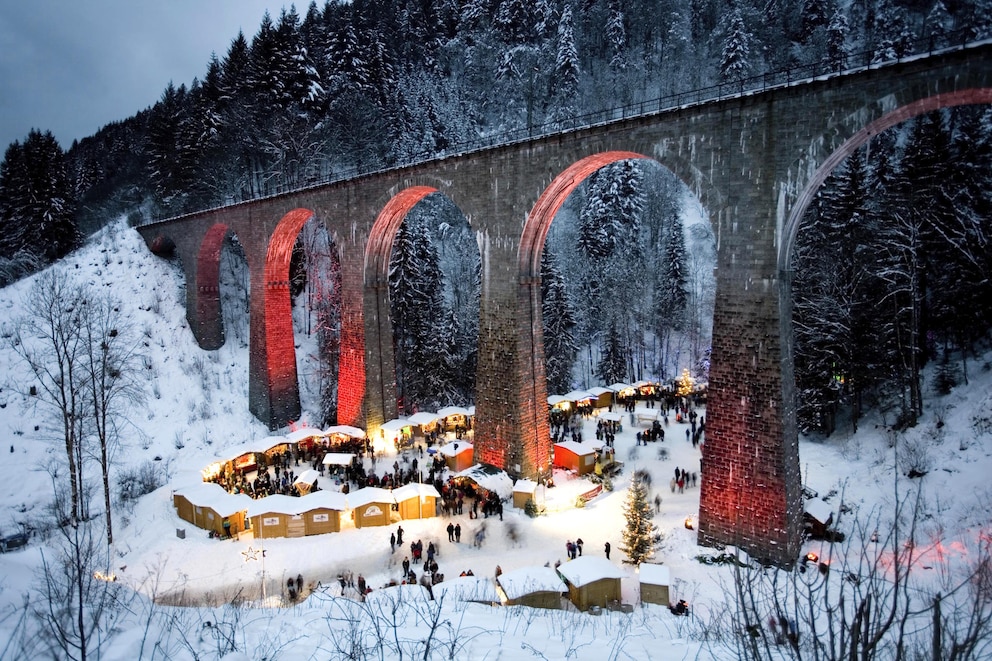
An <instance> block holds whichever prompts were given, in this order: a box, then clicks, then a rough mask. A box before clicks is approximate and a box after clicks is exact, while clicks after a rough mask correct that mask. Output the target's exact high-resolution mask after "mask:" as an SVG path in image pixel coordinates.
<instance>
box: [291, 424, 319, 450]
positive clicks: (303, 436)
mask: <svg viewBox="0 0 992 661" xmlns="http://www.w3.org/2000/svg"><path fill="white" fill-rule="evenodd" d="M324 437H325V435H324V432H323V431H321V430H319V429H315V428H313V427H300V428H299V429H294V430H293V431H291V432H289V433H288V434H286V440H287V441H289V442H290V443H292V444H293V445H295V446H296V447H298V448H303V449H305V450H309V449H310V448H312V447H313V446H314V444H319V443H321V442H322V441H323V440H324Z"/></svg>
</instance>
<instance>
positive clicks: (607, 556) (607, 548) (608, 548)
mask: <svg viewBox="0 0 992 661" xmlns="http://www.w3.org/2000/svg"><path fill="white" fill-rule="evenodd" d="M603 549H604V550H605V551H606V559H607V560H609V559H610V543H609V542H606V546H604V547H603Z"/></svg>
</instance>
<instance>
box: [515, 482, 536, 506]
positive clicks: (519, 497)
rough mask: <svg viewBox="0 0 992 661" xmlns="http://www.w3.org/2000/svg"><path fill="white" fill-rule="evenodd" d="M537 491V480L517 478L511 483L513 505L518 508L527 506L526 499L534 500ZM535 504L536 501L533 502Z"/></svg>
mask: <svg viewBox="0 0 992 661" xmlns="http://www.w3.org/2000/svg"><path fill="white" fill-rule="evenodd" d="M536 493H537V482H535V481H534V480H525V479H520V480H517V481H516V483H515V484H514V485H513V506H514V507H517V508H519V509H525V508H526V507H527V501H528V500H534V494H536ZM534 504H535V505H536V504H537V503H536V502H535V503H534Z"/></svg>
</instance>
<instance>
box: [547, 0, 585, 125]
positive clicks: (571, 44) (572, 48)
mask: <svg viewBox="0 0 992 661" xmlns="http://www.w3.org/2000/svg"><path fill="white" fill-rule="evenodd" d="M555 46H556V48H555V70H554V76H552V78H551V84H552V104H553V105H552V113H553V116H554V119H555V120H556V121H558V122H559V123H564V122H567V121H569V120H572V119H573V118H574V117H575V115H576V113H577V108H576V102H577V101H578V94H579V51H578V48H577V47H576V45H575V27H574V26H573V24H572V7H571V6H570V5H565V8H564V9H562V12H561V18H560V19H559V20H558V36H557V41H556V43H555Z"/></svg>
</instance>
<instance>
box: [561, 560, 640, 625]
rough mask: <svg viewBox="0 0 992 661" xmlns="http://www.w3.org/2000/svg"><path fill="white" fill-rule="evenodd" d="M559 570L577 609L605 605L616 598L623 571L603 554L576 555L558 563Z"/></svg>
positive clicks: (615, 600) (603, 606)
mask: <svg viewBox="0 0 992 661" xmlns="http://www.w3.org/2000/svg"><path fill="white" fill-rule="evenodd" d="M558 573H559V574H561V576H562V578H564V579H565V582H566V583H567V584H568V598H569V600H570V601H571V602H572V603H573V604H575V607H576V608H578V609H579V610H583V611H584V610H589V607H590V606H599V607H601V608H605V607H606V605H607V604H609V603H610V602H619V601H620V598H621V595H620V579H621V578H623V577H624V575H625V574H624V573H623V571H622V570H621V569H620V568H619V567H617V566H616V565H614V564H613V563H612V562H610V561H609V560H607V559H606V558H601V557H599V556H595V555H583V556H579V557H578V558H576V559H575V560H569V561H568V562H566V563H565V564H563V565H560V566H559V567H558Z"/></svg>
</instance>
